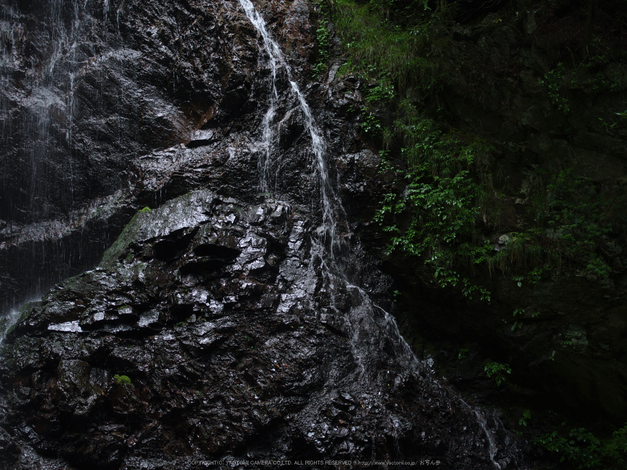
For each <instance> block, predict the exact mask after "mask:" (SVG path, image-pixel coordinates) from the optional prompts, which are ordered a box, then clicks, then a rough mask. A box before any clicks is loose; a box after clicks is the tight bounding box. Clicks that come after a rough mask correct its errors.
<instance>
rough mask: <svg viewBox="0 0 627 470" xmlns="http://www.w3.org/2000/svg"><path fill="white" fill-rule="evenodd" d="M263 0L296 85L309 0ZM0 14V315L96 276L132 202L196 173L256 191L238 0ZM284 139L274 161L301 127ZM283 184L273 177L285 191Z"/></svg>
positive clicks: (255, 70) (65, 5) (309, 48)
mask: <svg viewBox="0 0 627 470" xmlns="http://www.w3.org/2000/svg"><path fill="white" fill-rule="evenodd" d="M266 3H267V4H264V8H265V14H266V15H267V16H268V17H269V18H272V20H271V22H272V25H271V27H272V30H273V31H274V30H278V29H279V28H282V27H281V26H279V25H282V24H287V25H289V28H287V29H285V30H284V31H283V32H282V33H281V34H280V35H278V34H277V36H281V39H282V40H283V41H284V42H285V43H288V44H291V45H292V46H290V47H289V53H287V54H286V58H287V60H288V61H289V62H290V63H291V64H293V73H294V74H295V75H296V76H297V77H298V78H299V79H300V77H301V76H302V74H303V73H305V74H307V76H308V68H309V66H308V57H309V56H310V55H311V54H312V52H313V43H312V41H311V37H312V36H311V34H312V33H311V32H312V26H311V23H310V20H309V7H308V5H307V3H306V2H303V1H295V2H288V3H287V4H285V3H283V2H266ZM35 4H36V5H35ZM0 8H2V11H1V14H2V21H1V22H0V28H1V33H2V34H1V47H0V52H1V53H2V67H1V68H0V81H1V83H2V86H1V87H0V132H1V134H0V266H1V267H2V269H0V271H1V272H2V274H0V285H1V286H2V288H0V292H1V294H0V311H2V312H3V313H4V312H5V311H6V310H8V309H9V308H12V307H13V308H15V307H17V306H19V305H20V303H21V302H23V301H25V300H28V299H29V298H32V297H36V296H38V295H41V294H42V293H43V291H45V289H46V288H48V287H50V286H51V285H52V284H53V283H54V282H58V281H59V280H61V279H63V278H65V277H68V276H70V275H75V274H77V273H78V272H80V271H82V270H84V269H86V268H91V267H93V266H94V265H95V263H96V262H97V260H98V259H99V257H100V256H101V255H102V252H103V251H104V249H105V248H106V247H107V246H108V245H109V244H110V243H111V242H112V241H113V240H115V237H116V236H117V235H118V234H119V232H120V231H121V229H122V227H123V226H124V225H125V224H126V222H128V220H129V218H130V216H131V215H132V213H134V211H135V210H136V209H137V207H138V206H139V207H142V206H143V205H146V204H148V205H151V206H153V207H154V206H155V205H158V204H160V203H161V202H163V201H164V200H165V199H167V197H171V196H177V195H181V194H184V193H186V192H188V191H189V190H190V189H192V188H194V187H196V185H198V184H206V183H207V181H206V180H207V179H208V178H213V180H220V186H221V187H222V188H221V190H224V191H225V192H229V193H232V194H237V196H238V197H244V195H243V194H240V192H242V191H243V192H248V193H256V191H257V189H258V188H257V185H256V184H255V183H252V181H256V180H257V175H256V171H257V168H256V163H254V162H252V164H251V158H252V156H251V155H250V153H249V152H247V151H246V150H247V149H248V147H249V146H250V144H251V142H254V141H255V139H256V137H255V136H256V135H257V134H258V132H259V122H260V120H261V119H262V115H261V113H262V112H263V111H262V109H264V107H265V105H264V103H265V101H266V99H267V94H268V88H267V86H266V83H267V80H268V70H267V65H266V64H265V58H264V57H263V56H262V54H261V53H260V51H259V46H258V39H257V32H256V31H255V29H254V28H253V26H252V25H251V24H250V22H249V21H248V19H247V18H246V17H245V16H244V14H243V12H242V11H241V9H240V7H239V4H238V2H236V1H224V2H214V1H208V0H192V1H188V2H174V1H166V2H145V1H135V0H131V1H128V0H125V1H122V0H107V1H105V2H102V1H96V0H87V1H86V2H84V1H79V0H48V1H46V2H44V3H43V4H41V2H34V3H33V2H28V1H17V0H11V1H7V2H3V5H2V6H1V7H0ZM282 87H283V89H285V88H287V87H289V84H288V83H287V81H286V80H285V79H284V80H283V83H282ZM285 106H287V104H286V105H285ZM285 111H286V110H285V109H284V110H283V112H285ZM291 131H292V132H291V133H290V147H291V148H290V149H286V154H287V155H289V156H293V155H295V156H297V157H299V158H305V157H308V155H307V153H306V151H304V150H303V149H302V142H299V141H298V138H299V136H300V135H299V132H302V129H292V130H291ZM226 136H228V140H227V141H225V140H224V139H225V137H226ZM301 140H302V139H301ZM299 144H300V145H299ZM181 145H188V146H189V147H190V149H191V148H195V151H193V152H185V151H182V150H181V148H180V146H181ZM208 146H211V147H212V148H204V149H200V150H199V149H198V148H199V147H208ZM190 154H191V155H190ZM171 156H174V157H175V158H176V160H177V161H176V162H171V161H169V160H168V159H169V158H170V157H171ZM182 160H189V161H187V162H186V163H183V162H182ZM208 162H210V163H211V164H212V165H213V166H214V168H213V170H212V172H213V173H212V172H209V171H206V170H207V167H208V166H209V163H208ZM226 162H228V163H227V165H226V166H225V167H223V168H220V169H216V168H215V167H217V166H223V165H224V164H225V163H226ZM244 166H246V167H247V168H243V167H244ZM199 167H200V168H199ZM191 168H194V172H193V173H191V174H190V173H187V170H189V169H191ZM203 168H204V170H203ZM295 168H298V170H299V171H302V170H303V165H302V164H300V163H297V164H295ZM159 169H162V170H163V171H165V172H166V173H165V174H163V173H159ZM146 172H149V173H150V174H148V175H147V174H146ZM201 173H205V174H204V175H202V174H201ZM207 173H212V174H211V176H209V175H208V174H207ZM249 176H250V178H251V179H249V178H248V177H249ZM228 178H231V179H232V181H229V180H228ZM299 179H302V178H299V177H296V181H297V184H300V187H303V182H302V181H299ZM166 180H167V183H166ZM243 181H249V182H248V184H243ZM294 181H295V180H294V178H291V177H288V178H286V179H285V180H284V185H285V186H284V192H286V191H287V189H286V187H287V185H288V184H292V183H294ZM168 191H171V193H170V194H167V192H168ZM305 192H306V190H305ZM80 245H85V246H88V248H86V249H81V250H77V248H76V247H77V246H80ZM79 251H80V252H79Z"/></svg>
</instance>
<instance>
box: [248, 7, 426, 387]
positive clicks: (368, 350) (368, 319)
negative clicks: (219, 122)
mask: <svg viewBox="0 0 627 470" xmlns="http://www.w3.org/2000/svg"><path fill="white" fill-rule="evenodd" d="M239 3H240V5H241V6H242V8H243V9H244V11H245V12H246V15H247V16H248V18H249V19H250V21H251V22H252V23H253V25H254V26H255V27H256V28H257V30H258V31H259V33H260V35H261V37H262V40H263V49H264V50H265V51H266V53H267V54H268V55H269V56H270V59H269V62H270V64H271V67H272V83H271V89H272V92H271V100H270V106H269V107H270V111H269V112H268V113H267V114H266V118H267V117H268V116H269V115H270V114H272V115H274V113H275V109H274V107H275V103H276V99H277V98H278V96H277V87H276V77H277V67H278V66H281V67H283V68H284V69H285V71H286V73H287V77H288V80H289V83H290V89H291V92H292V93H293V95H294V96H295V97H296V99H297V105H298V107H299V108H300V110H301V112H302V114H303V118H304V125H305V129H306V130H307V131H308V133H309V135H310V137H311V148H312V152H313V155H314V159H315V162H314V164H315V166H316V175H317V178H318V181H319V183H318V184H319V186H320V196H321V201H320V202H321V206H322V208H321V210H322V226H321V227H320V229H319V230H318V236H319V239H318V240H312V255H313V257H314V258H316V257H317V258H318V259H319V260H320V270H321V275H322V277H323V279H324V282H325V284H326V286H325V288H326V289H327V290H328V291H329V292H330V293H331V301H332V305H331V307H332V308H335V305H334V301H335V295H334V292H335V291H336V290H337V287H338V285H340V284H341V285H343V286H344V287H345V288H346V289H347V290H348V291H350V292H351V293H352V297H353V307H352V308H351V313H350V315H349V318H348V322H349V323H350V327H349V329H350V330H351V331H352V344H353V352H354V353H355V356H356V359H357V360H358V362H359V363H360V369H361V375H362V377H367V376H369V375H371V373H372V371H368V370H367V366H365V365H364V361H365V360H366V358H368V357H370V356H371V355H372V353H373V352H374V351H373V350H372V349H373V348H375V349H376V348H377V347H378V343H377V341H376V340H375V341H372V343H373V344H371V340H372V339H373V338H372V337H371V333H372V332H373V331H375V330H378V331H382V332H383V334H384V335H386V336H387V337H389V338H391V339H392V340H393V342H394V345H395V353H396V355H397V358H396V359H397V360H398V361H399V362H401V363H402V364H403V366H404V367H407V368H409V369H411V370H414V371H418V370H419V369H421V368H422V365H421V364H420V361H418V359H417V358H416V357H415V355H414V354H413V353H412V351H411V349H410V347H409V345H407V343H406V342H405V340H404V339H403V338H402V336H401V335H400V332H399V331H398V327H397V325H396V322H395V320H394V319H393V317H392V315H390V314H389V313H388V312H386V311H385V310H384V309H382V308H381V307H379V306H376V305H375V304H374V303H373V302H372V300H371V299H370V298H369V296H368V294H367V293H366V291H364V290H363V289H362V288H360V287H359V286H356V285H353V284H351V283H349V282H348V280H347V276H346V275H345V274H344V272H343V269H342V268H341V266H340V261H341V260H339V259H337V258H336V254H337V252H338V250H339V248H340V242H339V240H338V239H339V236H338V235H339V234H338V233H337V227H338V225H339V224H338V218H342V219H343V218H345V211H344V208H343V207H342V204H341V201H340V200H339V198H338V197H337V195H336V192H335V190H334V188H333V186H332V185H331V183H330V179H329V173H328V170H327V165H326V162H325V157H326V153H327V147H326V143H325V140H324V138H323V137H322V133H321V132H320V130H319V129H318V127H317V124H316V122H315V119H314V117H313V114H312V112H311V109H310V107H309V105H308V103H307V101H306V99H305V97H304V95H303V93H302V92H301V90H300V88H299V86H298V84H297V83H296V81H295V80H294V79H293V76H292V72H291V69H290V67H289V65H288V64H287V62H286V61H285V59H284V58H283V55H282V53H281V49H280V47H279V45H278V44H277V43H276V41H274V39H272V37H271V36H270V34H269V33H268V30H267V28H266V24H265V21H264V19H263V18H262V17H261V15H260V14H259V13H258V12H257V11H256V10H255V8H254V6H253V5H252V3H251V2H250V0H239ZM265 124H268V126H269V127H268V130H267V131H266V129H265V128H264V142H265V143H266V145H265V148H266V149H268V151H269V152H270V151H271V150H272V149H271V148H270V146H271V142H272V140H273V139H274V138H273V136H272V135H271V134H273V130H272V127H271V125H272V122H271V120H270V119H268V120H267V121H266V119H265V118H264V125H265ZM266 132H267V134H270V136H269V137H268V136H267V134H266ZM268 158H270V157H268ZM267 167H268V164H267V163H266V164H265V165H264V168H267ZM262 179H263V176H262ZM341 223H342V225H346V224H345V221H344V220H341Z"/></svg>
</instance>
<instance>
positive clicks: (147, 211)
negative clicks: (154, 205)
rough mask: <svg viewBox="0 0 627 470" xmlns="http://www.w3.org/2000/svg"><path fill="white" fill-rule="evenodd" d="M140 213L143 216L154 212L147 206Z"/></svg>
mask: <svg viewBox="0 0 627 470" xmlns="http://www.w3.org/2000/svg"><path fill="white" fill-rule="evenodd" d="M139 212H141V213H142V214H150V213H151V212H152V209H151V208H150V207H148V206H146V207H144V208H143V209H141V210H140V211H139Z"/></svg>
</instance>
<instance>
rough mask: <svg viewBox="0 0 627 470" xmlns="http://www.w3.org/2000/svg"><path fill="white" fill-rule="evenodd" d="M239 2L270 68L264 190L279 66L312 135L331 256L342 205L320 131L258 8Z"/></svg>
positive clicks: (335, 245) (269, 165)
mask: <svg viewBox="0 0 627 470" xmlns="http://www.w3.org/2000/svg"><path fill="white" fill-rule="evenodd" d="M239 3H240V5H241V6H242V8H243V9H244V11H245V12H246V16H247V17H248V18H249V19H250V21H251V22H252V24H253V25H254V26H255V28H256V29H257V31H258V32H259V34H260V35H261V38H262V41H263V49H264V51H265V52H266V54H267V55H268V57H269V59H268V60H269V66H270V68H271V72H272V80H271V92H270V103H269V106H268V111H267V112H266V114H265V116H264V119H263V139H264V140H263V143H262V148H263V150H264V161H263V162H260V168H261V169H262V171H261V187H262V190H263V191H268V190H270V189H271V188H270V187H269V184H268V179H269V178H270V175H269V172H270V168H271V166H272V163H273V162H272V155H273V153H274V152H273V150H274V148H273V147H274V142H275V140H276V139H275V128H276V126H274V125H273V124H274V120H275V115H276V103H277V100H278V91H277V74H278V70H279V68H283V69H284V70H285V72H286V74H287V78H288V80H289V82H290V87H291V90H292V92H293V94H294V95H295V96H296V97H297V104H298V106H299V108H300V110H301V112H302V113H303V116H304V121H305V122H304V124H305V128H306V129H307V131H308V132H309V135H310V136H311V147H312V148H311V150H312V152H313V154H314V159H315V164H316V167H317V174H318V178H319V181H320V196H321V197H320V199H321V203H322V230H323V232H324V238H325V241H326V245H327V246H328V247H329V248H330V250H329V253H328V254H329V255H330V256H331V257H332V258H333V257H334V256H335V252H336V249H337V248H338V245H337V240H338V238H337V233H336V232H337V219H336V215H335V213H334V211H337V210H338V209H341V204H339V201H338V199H337V197H336V195H335V191H334V190H333V187H332V186H331V184H330V182H329V173H328V171H327V166H326V163H325V154H326V144H325V141H324V138H323V137H322V134H321V133H320V131H319V129H318V127H317V125H316V122H315V120H314V118H313V115H312V114H311V109H310V107H309V105H308V104H307V100H306V99H305V96H304V95H303V93H302V92H301V90H300V88H299V86H298V84H297V83H296V81H295V80H294V78H293V74H292V70H291V68H290V66H289V64H288V63H287V62H286V61H285V59H284V57H283V53H282V52H281V48H280V47H279V45H278V43H277V42H276V41H275V40H274V39H272V37H271V36H270V33H269V32H268V29H267V28H266V22H265V20H264V19H263V18H262V17H261V15H260V14H259V13H258V12H257V10H256V9H255V7H254V6H253V4H252V3H251V1H250V0H239Z"/></svg>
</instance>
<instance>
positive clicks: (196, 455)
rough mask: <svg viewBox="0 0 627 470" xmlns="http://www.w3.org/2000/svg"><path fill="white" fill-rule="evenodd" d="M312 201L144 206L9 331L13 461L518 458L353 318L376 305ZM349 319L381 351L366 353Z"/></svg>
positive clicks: (192, 463) (7, 459) (452, 462)
mask: <svg viewBox="0 0 627 470" xmlns="http://www.w3.org/2000/svg"><path fill="white" fill-rule="evenodd" d="M306 212H307V210H306V209H303V208H302V207H298V206H295V205H292V204H289V203H286V202H281V201H277V200H266V201H264V202H259V203H257V204H243V203H242V202H240V201H238V200H235V199H232V198H227V197H223V196H218V195H216V194H215V193H213V192H210V191H208V190H199V191H195V192H192V193H189V194H186V195H184V196H181V197H179V198H176V199H173V200H171V201H169V202H167V203H165V204H164V205H162V206H161V207H159V208H157V209H154V210H152V211H147V210H146V211H140V212H138V213H137V215H136V216H135V218H134V219H133V221H132V222H131V223H130V224H129V225H128V226H127V227H126V229H125V230H124V232H123V233H122V235H121V236H120V238H119V239H118V241H117V242H116V243H115V244H114V245H113V246H112V247H111V248H110V249H109V250H108V252H107V253H106V254H105V256H104V258H103V262H102V264H101V266H100V267H98V268H97V269H95V270H93V271H89V272H87V273H84V274H82V275H80V276H78V277H75V278H72V279H69V280H67V281H65V282H63V283H61V284H59V285H58V286H57V287H55V288H54V289H53V290H52V291H51V292H50V293H49V294H48V295H47V296H46V297H44V299H43V300H42V301H41V303H40V304H39V305H37V306H35V307H33V308H32V310H31V311H30V313H28V315H26V316H25V317H24V318H23V319H22V320H21V321H20V322H19V323H18V324H17V325H16V326H15V328H14V329H13V330H12V332H11V333H10V335H9V337H8V338H7V340H6V341H7V342H8V343H9V344H8V346H7V347H6V351H7V352H8V362H7V363H5V364H4V365H3V370H2V373H3V381H2V384H3V392H2V395H4V394H5V392H6V391H7V390H11V391H12V394H11V396H10V397H9V398H8V404H6V403H5V404H4V410H5V411H6V413H5V414H4V415H3V418H2V422H1V425H2V426H3V427H6V428H7V429H11V438H6V439H5V441H0V443H2V442H6V445H5V447H6V448H9V449H12V450H11V451H10V452H7V453H6V454H3V457H2V458H3V459H4V460H3V465H4V467H3V468H9V469H26V468H29V467H28V465H31V464H32V463H33V462H34V461H36V462H39V463H45V464H46V465H48V466H47V467H46V468H54V469H57V468H58V469H60V468H67V464H70V465H73V466H75V467H76V468H164V467H162V465H164V464H165V463H167V462H169V463H170V464H174V463H176V465H178V466H179V467H180V468H189V469H192V468H203V467H202V465H204V464H203V462H205V461H207V460H211V459H212V458H214V457H215V456H219V457H221V458H224V457H231V458H247V459H255V458H274V459H279V458H284V459H294V460H296V459H299V460H300V459H306V458H312V459H314V458H329V457H331V456H333V457H334V458H347V459H348V458H350V459H364V460H370V459H371V458H372V456H376V457H377V458H380V459H386V458H391V459H396V458H400V456H401V455H402V456H403V458H404V459H410V460H412V459H413V460H416V459H425V458H432V459H434V460H436V459H437V460H440V461H441V462H442V464H443V465H444V466H445V467H446V466H449V467H451V468H452V466H454V468H459V469H465V468H493V467H494V464H493V463H492V462H491V460H490V457H489V456H490V452H491V451H492V450H493V449H494V453H495V455H494V458H495V459H497V460H495V461H498V462H500V464H501V465H502V466H503V467H502V468H510V467H509V465H514V464H515V459H516V458H517V457H516V455H517V454H516V452H517V451H516V446H517V444H516V442H515V441H514V440H513V438H512V436H510V435H509V434H508V433H506V432H504V431H503V430H502V429H499V428H498V420H497V419H496V418H494V417H488V418H486V419H487V420H488V421H489V422H490V427H491V428H493V431H490V435H489V436H490V437H488V434H486V431H485V430H484V429H483V428H482V427H481V423H480V421H478V420H477V417H476V416H475V411H473V410H472V408H471V407H470V406H468V405H467V404H465V403H464V402H463V401H462V400H461V399H460V398H458V397H457V396H456V395H455V394H454V393H453V392H451V391H450V390H448V389H447V388H446V387H443V386H442V385H441V384H439V383H437V382H436V381H435V379H434V378H433V377H432V371H431V370H430V369H429V368H428V367H427V366H421V367H419V368H418V369H413V368H412V367H410V366H409V365H408V364H406V363H405V364H404V363H403V362H402V358H400V357H399V355H398V353H397V352H395V347H396V346H395V345H394V341H395V340H394V337H393V336H388V335H382V334H381V330H382V329H384V328H387V326H386V324H385V322H383V320H382V319H381V318H380V319H378V320H377V321H378V322H380V324H379V326H378V327H377V328H375V329H372V330H367V331H363V330H362V331H360V328H358V327H355V326H354V325H353V326H352V328H353V331H351V329H350V325H348V324H347V323H346V321H347V320H346V318H352V313H351V311H352V310H356V309H359V308H361V309H364V308H366V307H365V304H362V305H361V306H360V301H359V298H360V296H359V293H358V292H357V291H355V290H354V289H353V290H351V287H350V286H349V285H346V284H342V283H341V282H339V279H335V281H333V282H328V279H327V278H328V276H329V273H326V272H325V271H324V263H323V260H322V259H320V258H319V257H318V255H317V254H316V250H315V244H314V243H312V240H313V237H314V235H315V230H314V229H315V227H312V224H311V222H310V220H309V219H308V217H307V215H306ZM361 321H362V322H365V321H366V320H364V319H362V320H361ZM355 331H357V332H359V334H360V335H362V336H363V337H362V338H360V342H364V343H372V344H373V346H374V347H375V349H374V350H375V351H380V352H378V353H376V356H375V355H374V354H371V357H364V356H363V355H362V354H360V350H359V348H360V347H362V346H359V345H356V344H355V342H354V341H353V338H351V335H353V334H355ZM7 364H8V366H7ZM451 430H454V432H453V433H452V434H451ZM489 439H493V440H494V442H495V444H494V445H495V446H497V447H493V446H492V445H491V444H490V442H489ZM15 442H18V443H19V444H15ZM11 446H12V447H11ZM496 449H501V450H498V452H497V450H496ZM41 455H46V456H57V457H55V458H44V457H41ZM512 468H513V467H512Z"/></svg>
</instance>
